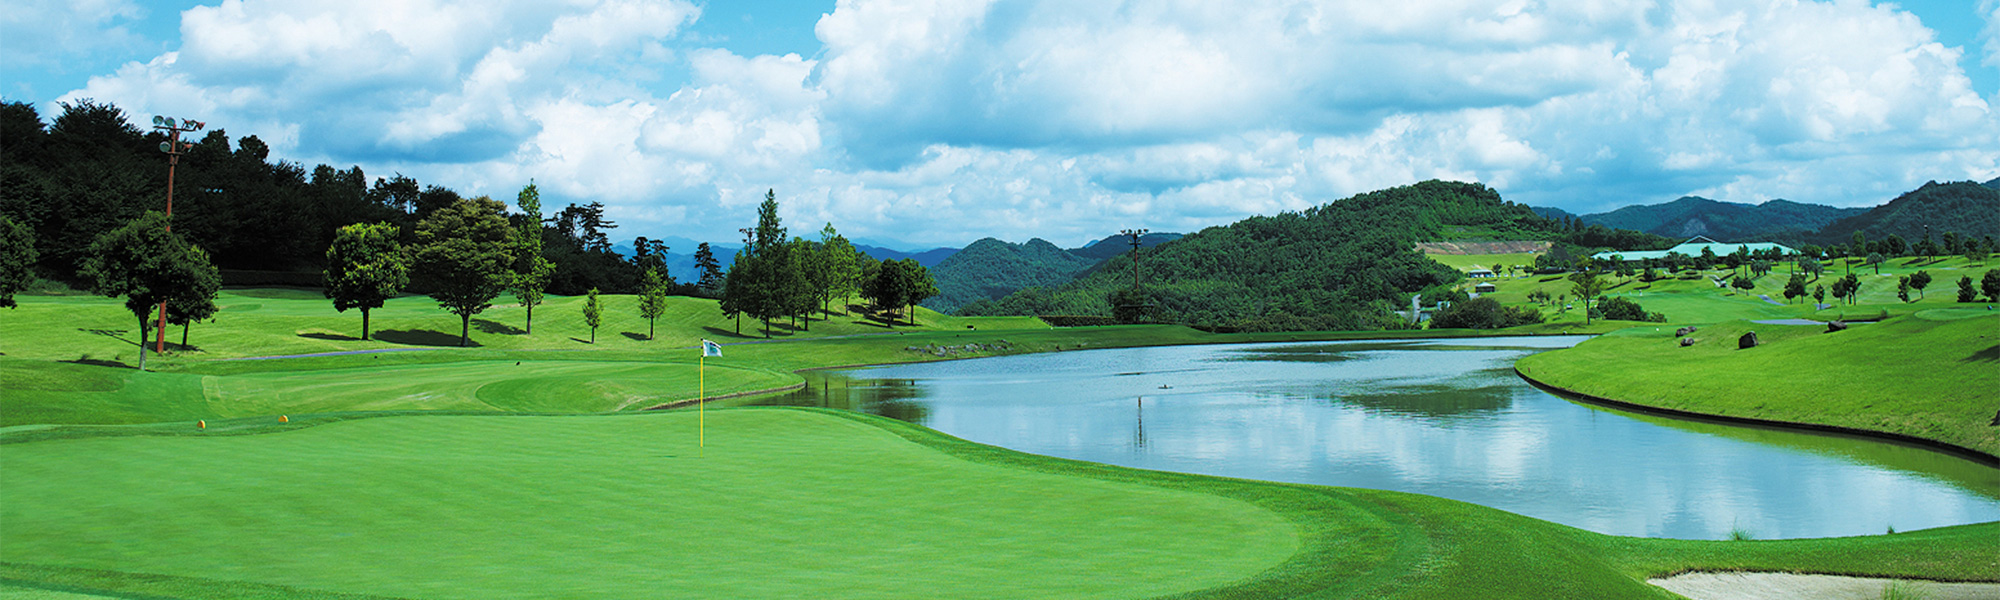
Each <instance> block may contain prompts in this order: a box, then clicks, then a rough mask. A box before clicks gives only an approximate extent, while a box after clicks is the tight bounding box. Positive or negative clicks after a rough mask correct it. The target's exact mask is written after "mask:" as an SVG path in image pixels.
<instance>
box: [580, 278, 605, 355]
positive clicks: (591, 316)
mask: <svg viewBox="0 0 2000 600" xmlns="http://www.w3.org/2000/svg"><path fill="white" fill-rule="evenodd" d="M583 324H584V325H589V326H590V343H592V344H595V343H597V326H598V325H602V324H604V304H602V303H600V302H598V300H597V288H590V293H589V294H588V295H586V296H584V299H583Z"/></svg>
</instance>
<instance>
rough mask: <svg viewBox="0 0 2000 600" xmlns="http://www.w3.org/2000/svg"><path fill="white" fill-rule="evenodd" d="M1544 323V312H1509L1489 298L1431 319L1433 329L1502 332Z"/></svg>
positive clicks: (1449, 309) (1523, 309)
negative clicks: (1514, 327) (1493, 330)
mask: <svg viewBox="0 0 2000 600" xmlns="http://www.w3.org/2000/svg"><path fill="white" fill-rule="evenodd" d="M1540 322H1542V311H1540V310H1536V309H1534V308H1530V307H1526V306H1523V307H1518V308H1509V307H1505V306H1501V305H1500V302H1499V301H1497V300H1494V299H1492V298H1490V297H1479V298H1473V299H1471V300H1467V301H1464V302H1456V303H1453V304H1452V305H1451V306H1447V307H1444V308H1443V309H1441V310H1439V311H1437V314H1434V315H1432V316H1431V328H1432V329H1501V328H1506V327H1513V326H1516V325H1527V324H1530V323H1540Z"/></svg>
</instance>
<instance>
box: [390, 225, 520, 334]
mask: <svg viewBox="0 0 2000 600" xmlns="http://www.w3.org/2000/svg"><path fill="white" fill-rule="evenodd" d="M506 210H507V206H506V205H504V204H501V203H500V202H499V201H497V200H494V199H492V198H487V197H484V196H481V197H478V198H464V199H460V200H458V201H456V202H452V203H451V204H449V205H446V206H445V207H443V208H440V209H437V210H436V211H435V212H432V213H431V215H430V216H429V217H425V218H424V219H423V220H422V221H418V222H417V249H416V255H415V257H414V258H415V263H416V264H415V267H416V271H417V273H418V275H419V276H420V278H422V279H423V280H424V281H425V282H427V283H428V284H429V286H430V287H431V288H432V291H431V294H430V296H431V298H432V299H435V300H437V302H438V306H439V307H441V308H444V309H445V310H448V311H451V313H452V314H455V315H458V319H459V330H458V345H460V346H468V345H471V341H472V337H471V333H472V315H476V314H479V313H480V312H481V311H484V310H486V309H487V308H491V307H492V306H493V298H494V297H496V296H499V295H500V292H502V291H505V290H506V289H507V287H508V286H510V285H512V284H513V283H514V279H515V278H514V272H513V270H512V269H511V267H512V266H513V264H514V261H515V260H516V259H517V258H518V257H519V254H518V250H517V248H518V246H519V244H518V243H517V242H516V240H515V238H516V234H515V232H514V228H513V227H512V226H510V225H508V223H507V217H506V216H505V215H506Z"/></svg>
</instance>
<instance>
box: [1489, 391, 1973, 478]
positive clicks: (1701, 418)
mask: <svg viewBox="0 0 2000 600" xmlns="http://www.w3.org/2000/svg"><path fill="white" fill-rule="evenodd" d="M1514 376H1516V377H1520V378H1521V380H1522V381H1526V382H1528V385H1532V386H1535V388H1537V389H1540V390H1542V391H1546V392H1549V393H1551V394H1554V395H1555V396H1556V397H1558V398H1562V399H1565V400H1570V401H1573V402H1580V403H1584V404H1592V405H1597V406H1603V407H1606V408H1614V409H1618V410H1623V411H1627V412H1635V413H1640V414H1647V415H1656V416H1664V417H1672V418H1676V419H1683V420H1688V421H1696V422H1707V423H1717V424H1722V425H1735V426H1747V427H1759V428H1765V429H1779V430H1794V431H1806V432H1810V433H1821V434H1834V435H1843V436H1849V437H1859V438H1866V439H1872V440H1876V441H1885V442H1892V443H1897V444H1902V445H1905V446H1913V447H1917V448H1922V449H1925V450H1931V451H1935V452H1940V453H1943V454H1949V455H1951V456H1954V457H1958V458H1963V459H1966V460H1970V461H1972V462H1975V463H1979V464H1980V465H1982V466H1987V467H1993V468H2000V456H1995V455H1992V454H1988V453H1986V452H1983V451H1979V450H1974V449H1972V448H1967V447H1965V446H1960V445H1957V444H1953V443H1950V442H1943V441H1938V440H1933V439H1930V438H1924V437H1918V436H1914V435H1909V434H1905V433H1896V432H1892V431H1877V430H1873V429H1860V428H1855V427H1843V426H1840V425H1826V424H1821V423H1806V422H1801V421H1780V420H1776V419H1758V418H1754V417H1734V416H1729V415H1718V414H1711V413H1702V412H1694V411H1687V410H1680V409H1675V408H1664V407H1659V406H1652V405H1648V404H1639V403H1636V402H1627V401H1624V400H1614V399H1611V398H1606V397H1603V396H1597V395H1593V394H1585V393H1583V392H1578V391H1575V390H1571V389H1569V388H1565V387H1562V386H1558V385H1554V384H1551V383H1548V382H1545V381H1541V380H1539V379H1535V378H1534V377H1530V376H1528V374H1527V373H1523V372H1521V368H1520V367H1518V366H1517V367H1514Z"/></svg>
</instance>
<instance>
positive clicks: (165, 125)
mask: <svg viewBox="0 0 2000 600" xmlns="http://www.w3.org/2000/svg"><path fill="white" fill-rule="evenodd" d="M205 126H207V124H206V123H202V122H201V121H196V120H194V119H180V120H178V121H177V120H175V119H174V118H173V117H163V116H160V115H153V129H158V130H162V131H165V132H166V133H167V141H164V142H160V151H161V152H165V153H167V232H168V233H173V231H174V170H175V167H178V166H180V164H181V153H183V152H186V151H188V150H191V149H193V148H194V142H183V141H181V132H183V131H186V132H189V133H193V132H196V131H201V128H202V127H205ZM159 330H160V332H159V335H158V336H157V337H156V338H155V339H154V341H153V351H154V352H166V351H167V301H165V300H161V301H160V324H159Z"/></svg>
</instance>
